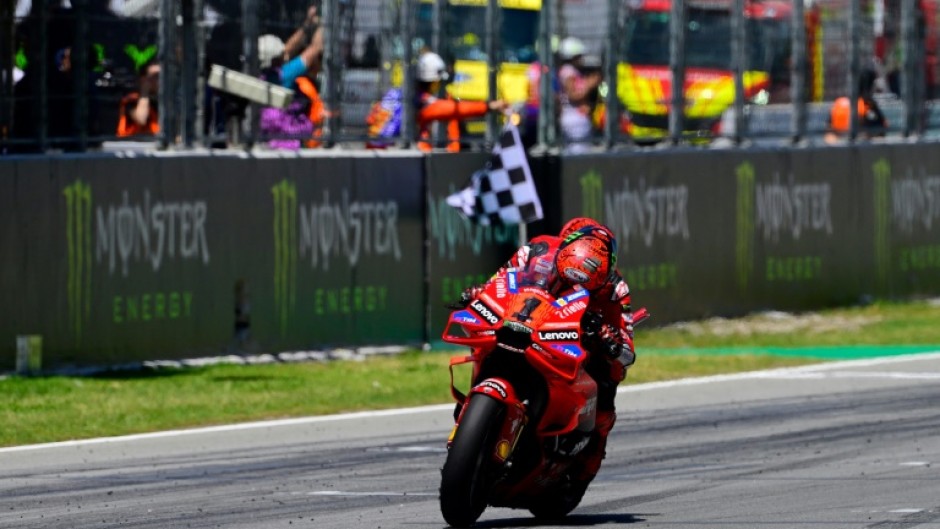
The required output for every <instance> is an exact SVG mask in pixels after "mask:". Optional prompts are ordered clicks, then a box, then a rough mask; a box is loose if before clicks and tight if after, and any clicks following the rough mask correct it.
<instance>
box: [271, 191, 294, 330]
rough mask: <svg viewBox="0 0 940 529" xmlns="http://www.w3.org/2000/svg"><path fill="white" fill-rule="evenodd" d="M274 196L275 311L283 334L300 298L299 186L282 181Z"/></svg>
mask: <svg viewBox="0 0 940 529" xmlns="http://www.w3.org/2000/svg"><path fill="white" fill-rule="evenodd" d="M271 195H272V196H273V199H274V219H273V225H274V312H275V320H276V321H277V324H278V326H279V328H280V331H281V336H282V337H283V336H285V335H286V334H287V328H288V323H289V320H290V316H291V314H292V313H293V309H294V305H295V304H296V301H297V294H296V291H297V222H296V219H297V186H296V185H295V184H293V183H292V182H288V181H287V180H281V181H280V182H279V183H278V184H276V185H275V186H274V187H272V188H271Z"/></svg>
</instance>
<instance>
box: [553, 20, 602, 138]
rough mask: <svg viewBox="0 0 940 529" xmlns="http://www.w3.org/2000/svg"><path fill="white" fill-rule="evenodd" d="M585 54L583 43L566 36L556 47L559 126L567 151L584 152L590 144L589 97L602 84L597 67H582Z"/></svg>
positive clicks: (591, 109) (593, 96)
mask: <svg viewBox="0 0 940 529" xmlns="http://www.w3.org/2000/svg"><path fill="white" fill-rule="evenodd" d="M584 55H585V47H584V43H582V42H581V41H580V40H579V39H577V38H574V37H567V38H565V39H563V40H562V41H561V43H560V44H559V45H558V58H559V61H560V63H561V66H560V67H559V69H558V81H559V85H560V87H561V97H560V104H561V105H560V106H561V112H560V125H561V133H562V137H563V139H564V141H565V144H566V150H567V151H568V152H583V151H584V150H586V148H587V145H586V144H587V143H589V142H590V139H591V135H592V130H593V125H592V123H591V113H592V111H593V106H592V101H594V100H595V99H592V98H595V97H596V93H597V88H598V86H600V84H601V72H600V68H590V67H585V64H584Z"/></svg>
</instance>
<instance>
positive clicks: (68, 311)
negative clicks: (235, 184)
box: [0, 157, 231, 367]
mask: <svg viewBox="0 0 940 529" xmlns="http://www.w3.org/2000/svg"><path fill="white" fill-rule="evenodd" d="M199 163H200V162H190V163H186V164H184V163H182V162H181V161H179V160H170V159H166V160H160V161H159V162H154V161H151V162H150V163H146V162H143V163H142V161H141V160H135V159H126V158H125V159H122V158H110V157H109V158H104V157H82V158H54V159H52V160H51V161H48V162H35V161H32V160H28V161H22V162H17V163H15V164H13V165H15V167H16V175H15V180H16V187H15V191H14V194H15V196H16V203H15V205H14V215H16V217H17V218H18V219H21V220H24V219H25V222H23V223H22V224H21V225H20V231H19V233H18V234H17V236H18V237H19V238H20V240H21V242H22V244H21V245H20V248H19V250H18V252H17V254H18V255H19V256H20V259H21V263H22V264H21V265H20V267H19V269H18V273H17V278H16V285H14V287H13V289H12V292H13V294H14V295H13V296H11V299H15V300H17V302H16V303H15V304H11V305H13V306H12V307H7V308H6V309H5V310H11V311H12V312H13V314H14V316H13V318H12V320H13V324H12V325H9V326H7V325H4V328H3V330H2V332H3V334H2V337H0V340H2V344H3V350H4V351H5V352H7V351H10V350H11V348H12V344H13V338H12V336H13V335H19V334H38V335H41V336H42V339H43V366H44V367H62V366H67V365H89V364H119V363H124V362H128V361H133V360H145V359H154V358H162V357H175V356H177V355H183V354H185V355H190V356H192V355H198V354H202V353H208V352H215V351H219V350H220V349H221V347H222V346H223V345H224V344H225V343H226V337H228V336H230V335H231V333H230V331H229V329H230V328H231V316H230V307H231V301H230V298H231V287H230V283H228V281H227V280H226V277H225V274H224V270H221V269H220V268H221V267H223V266H224V265H225V262H226V256H227V255H226V254H227V253H228V252H227V250H228V248H226V247H225V244H224V242H223V240H224V233H225V232H226V231H227V227H226V219H225V218H223V211H222V209H224V208H222V207H221V206H220V205H219V202H220V201H217V200H214V197H216V196H218V195H220V194H221V193H220V191H219V186H220V185H223V184H224V180H222V179H219V178H218V177H217V176H216V175H213V174H211V172H208V173H207V171H205V170H204V169H205V167H202V168H200V167H195V166H196V165H197V164H199ZM201 163H202V164H203V165H205V162H201ZM171 164H172V165H173V167H170V165H171ZM43 165H45V166H46V167H48V169H43V168H42V166H43ZM42 173H45V174H42ZM220 305H222V306H225V308H226V309H227V310H225V311H224V312H223V311H222V310H221V309H219V308H218V307H219V306H220ZM3 320H4V321H7V318H6V317H4V318H3ZM3 357H4V360H5V361H4V367H9V366H10V365H11V362H8V361H7V359H9V358H10V356H9V355H7V354H4V355H3Z"/></svg>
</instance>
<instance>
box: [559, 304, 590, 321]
mask: <svg viewBox="0 0 940 529" xmlns="http://www.w3.org/2000/svg"><path fill="white" fill-rule="evenodd" d="M587 306H588V305H587V302H586V301H583V300H578V301H575V302H574V303H572V304H570V305H565V306H563V307H559V308H558V315H559V316H561V317H562V318H567V317H569V316H571V315H573V314H577V313H579V312H581V311H582V310H584V309H586V308H587Z"/></svg>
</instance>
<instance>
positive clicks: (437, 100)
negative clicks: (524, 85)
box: [415, 51, 509, 152]
mask: <svg viewBox="0 0 940 529" xmlns="http://www.w3.org/2000/svg"><path fill="white" fill-rule="evenodd" d="M415 79H416V81H417V90H416V91H415V105H416V107H417V108H416V109H415V120H416V121H417V126H418V127H417V128H418V135H419V138H420V139H419V141H418V148H419V149H421V150H422V151H430V150H431V149H432V145H431V143H430V139H431V124H432V123H434V122H436V121H442V122H447V147H446V148H447V150H448V151H449V152H458V151H460V121H461V120H464V119H467V118H475V117H480V116H484V115H486V113H487V112H489V111H497V112H502V111H504V110H506V109H507V108H508V107H509V104H508V103H507V102H506V101H504V100H501V99H496V100H493V101H460V100H457V99H453V98H451V97H450V96H445V97H438V96H437V94H438V93H440V87H441V83H442V82H443V81H446V80H447V79H448V74H447V65H446V64H444V60H443V59H442V58H441V56H440V55H438V54H436V53H434V52H431V51H426V52H424V53H422V54H421V56H420V57H418V71H417V74H416V76H415Z"/></svg>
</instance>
